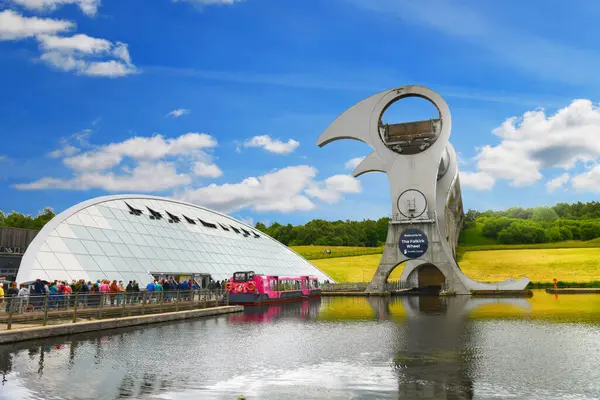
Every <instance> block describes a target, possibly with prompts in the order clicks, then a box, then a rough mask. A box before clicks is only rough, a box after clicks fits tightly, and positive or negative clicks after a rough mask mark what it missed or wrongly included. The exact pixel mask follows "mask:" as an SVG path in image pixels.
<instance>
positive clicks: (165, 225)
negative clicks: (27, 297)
mask: <svg viewBox="0 0 600 400" xmlns="http://www.w3.org/2000/svg"><path fill="white" fill-rule="evenodd" d="M250 270H251V271H255V272H256V273H257V274H266V275H316V276H318V277H319V280H320V281H324V280H329V281H332V282H333V280H332V279H331V278H330V277H329V276H327V275H326V274H324V273H323V272H322V271H321V270H319V269H318V268H316V267H315V266H314V265H312V264H311V263H310V262H308V261H307V260H305V259H304V258H303V257H301V256H299V255H298V254H296V253H295V252H294V251H292V250H291V249H289V248H288V247H286V246H284V245H283V244H281V243H279V242H278V241H276V240H275V239H273V238H271V237H269V236H267V235H265V234H264V233H262V232H259V231H257V230H256V229H254V228H253V227H250V226H248V225H246V224H244V223H242V222H240V221H238V220H236V219H233V218H231V217H229V216H227V215H224V214H221V213H218V212H215V211H212V210H209V209H206V208H203V207H199V206H196V205H193V204H188V203H183V202H180V201H176V200H172V199H167V198H162V197H154V196H143V195H117V196H105V197H98V198H94V199H91V200H87V201H84V202H82V203H79V204H77V205H75V206H73V207H71V208H69V209H67V210H65V211H63V212H62V213H60V214H58V215H57V216H55V217H54V218H53V219H52V220H51V221H50V222H48V223H47V224H46V225H45V226H44V227H43V228H42V230H41V231H40V232H39V234H38V235H37V236H36V237H35V239H34V240H33V242H32V243H31V244H30V245H29V247H28V248H27V251H26V252H25V254H24V255H23V259H22V261H21V266H20V268H19V272H18V275H17V282H20V283H21V282H23V283H25V282H31V281H35V280H36V279H43V280H47V281H53V280H67V281H69V282H70V281H71V280H73V279H76V280H79V279H85V280H86V281H96V280H98V279H110V280H115V279H116V280H117V281H119V280H122V281H124V282H125V283H127V282H129V281H132V280H137V281H138V282H139V283H140V286H142V285H146V284H147V283H148V282H150V281H151V280H152V279H153V276H180V277H190V278H191V277H195V278H198V280H199V281H200V280H203V281H204V283H205V284H206V283H207V282H208V279H209V277H210V278H212V279H214V280H222V279H227V278H230V277H231V276H232V274H233V272H235V271H250Z"/></svg>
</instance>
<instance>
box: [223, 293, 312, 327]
mask: <svg viewBox="0 0 600 400" xmlns="http://www.w3.org/2000/svg"><path fill="white" fill-rule="evenodd" d="M320 307H321V299H320V298H317V299H307V300H302V301H295V302H291V303H280V304H269V305H262V306H245V307H244V312H243V313H239V314H231V315H229V316H228V322H229V323H234V324H236V323H242V324H244V323H266V322H271V321H273V320H275V319H279V318H298V319H304V320H316V319H317V317H318V315H319V308H320Z"/></svg>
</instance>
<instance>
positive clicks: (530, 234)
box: [498, 219, 546, 244]
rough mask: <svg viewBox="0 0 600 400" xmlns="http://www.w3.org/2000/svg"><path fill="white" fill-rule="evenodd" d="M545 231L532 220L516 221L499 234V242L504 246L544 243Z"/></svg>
mask: <svg viewBox="0 0 600 400" xmlns="http://www.w3.org/2000/svg"><path fill="white" fill-rule="evenodd" d="M545 239H546V235H545V232H544V229H543V228H542V227H541V226H540V225H539V224H538V223H536V222H534V221H531V220H522V219H515V220H513V221H512V222H511V223H510V225H508V226H507V227H505V228H504V229H502V230H501V231H500V233H498V241H499V242H500V243H504V244H520V243H543V242H544V241H545Z"/></svg>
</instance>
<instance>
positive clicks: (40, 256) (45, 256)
mask: <svg viewBox="0 0 600 400" xmlns="http://www.w3.org/2000/svg"><path fill="white" fill-rule="evenodd" d="M36 258H37V260H38V262H39V263H40V265H41V267H42V268H43V269H45V270H49V269H51V270H57V269H63V267H62V264H61V263H60V261H58V258H56V256H55V255H54V254H53V253H46V252H43V251H38V253H37V256H36Z"/></svg>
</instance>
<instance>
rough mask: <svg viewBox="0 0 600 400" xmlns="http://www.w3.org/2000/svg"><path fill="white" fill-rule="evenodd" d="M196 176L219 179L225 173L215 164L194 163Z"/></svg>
mask: <svg viewBox="0 0 600 400" xmlns="http://www.w3.org/2000/svg"><path fill="white" fill-rule="evenodd" d="M194 175H196V176H200V177H204V178H218V177H220V176H221V175H223V171H221V168H219V167H218V166H217V165H215V164H207V163H205V162H203V161H197V162H196V163H194Z"/></svg>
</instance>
